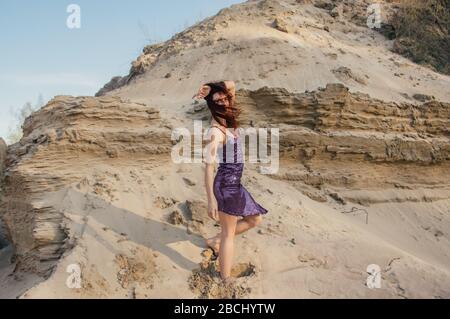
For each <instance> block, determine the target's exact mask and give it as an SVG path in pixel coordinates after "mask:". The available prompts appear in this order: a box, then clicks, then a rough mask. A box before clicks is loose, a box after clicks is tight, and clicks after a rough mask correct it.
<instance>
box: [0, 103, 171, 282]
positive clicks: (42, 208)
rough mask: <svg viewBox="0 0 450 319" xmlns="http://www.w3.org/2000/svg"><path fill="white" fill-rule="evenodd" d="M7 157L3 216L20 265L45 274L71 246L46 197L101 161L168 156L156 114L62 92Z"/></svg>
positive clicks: (136, 162)
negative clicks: (45, 199)
mask: <svg viewBox="0 0 450 319" xmlns="http://www.w3.org/2000/svg"><path fill="white" fill-rule="evenodd" d="M23 130H24V136H23V138H22V139H21V140H20V142H18V143H16V144H14V145H11V146H10V147H9V149H8V153H7V157H6V161H5V163H6V170H5V192H4V197H3V198H2V202H1V210H0V215H1V217H2V219H3V220H4V221H5V224H6V226H7V228H8V229H9V233H10V236H11V240H12V242H13V243H14V245H15V248H16V253H17V260H18V265H19V268H22V269H24V270H30V271H33V272H36V273H38V274H43V275H46V274H48V271H49V270H50V269H51V266H52V262H53V261H54V260H57V259H58V258H59V257H60V256H61V254H62V253H63V252H64V251H65V249H66V248H67V245H68V243H67V230H66V229H65V226H64V214H63V212H62V211H59V210H57V209H55V207H54V206H53V205H49V204H47V203H46V202H44V201H42V199H43V198H44V197H46V196H47V197H48V196H51V193H52V192H57V191H64V189H65V188H66V187H68V186H69V185H71V184H72V183H76V182H80V181H83V179H85V178H86V176H90V175H91V173H92V172H91V173H89V172H88V170H89V169H90V168H92V167H95V166H101V165H111V166H114V165H127V167H128V166H129V167H132V166H140V167H142V166H146V165H147V166H149V165H150V166H151V165H157V163H158V162H161V161H159V160H158V158H159V157H160V156H162V155H166V156H167V154H168V153H170V150H171V145H172V144H171V140H170V135H171V131H170V129H169V126H168V124H167V123H163V121H162V120H161V118H160V115H159V111H158V110H156V109H155V108H152V107H149V106H147V105H145V104H137V103H132V102H126V101H123V100H121V99H120V98H118V97H114V96H112V97H103V98H94V97H72V96H57V97H55V98H54V99H52V100H51V101H50V102H49V103H48V104H47V105H46V106H45V107H43V108H42V109H40V110H39V111H37V112H35V113H33V114H32V115H31V116H30V117H28V118H27V119H26V120H25V123H24V125H23Z"/></svg>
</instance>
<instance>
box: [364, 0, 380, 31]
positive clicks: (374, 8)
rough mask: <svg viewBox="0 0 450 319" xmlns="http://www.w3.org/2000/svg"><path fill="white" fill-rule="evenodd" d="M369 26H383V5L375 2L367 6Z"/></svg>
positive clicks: (371, 27)
mask: <svg viewBox="0 0 450 319" xmlns="http://www.w3.org/2000/svg"><path fill="white" fill-rule="evenodd" d="M367 14H368V15H369V16H368V17H367V26H368V27H369V28H370V29H373V28H377V29H379V28H381V5H380V4H379V3H373V4H371V5H370V6H368V7H367Z"/></svg>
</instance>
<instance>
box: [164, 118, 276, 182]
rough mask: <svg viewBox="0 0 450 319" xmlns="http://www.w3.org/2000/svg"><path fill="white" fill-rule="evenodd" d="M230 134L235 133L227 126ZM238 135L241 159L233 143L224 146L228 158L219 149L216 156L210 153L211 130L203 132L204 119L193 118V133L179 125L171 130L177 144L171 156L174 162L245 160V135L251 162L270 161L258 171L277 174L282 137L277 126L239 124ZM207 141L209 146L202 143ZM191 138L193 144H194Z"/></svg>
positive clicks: (261, 162) (262, 162)
mask: <svg viewBox="0 0 450 319" xmlns="http://www.w3.org/2000/svg"><path fill="white" fill-rule="evenodd" d="M228 131H229V135H231V136H232V134H233V133H232V131H231V129H228ZM239 133H240V134H239V135H240V141H241V147H242V148H241V150H242V155H243V156H242V159H241V158H239V159H237V160H235V159H234V147H231V148H225V149H226V154H225V158H222V156H221V154H220V152H218V153H217V154H216V157H215V158H213V157H212V156H211V154H210V148H209V147H208V144H209V139H208V138H209V137H208V130H206V131H204V132H203V128H202V121H194V133H193V136H192V134H191V132H190V131H189V130H188V129H187V128H185V127H179V128H176V129H174V130H173V131H172V136H171V139H172V141H175V142H176V144H175V145H174V146H173V147H172V152H171V157H172V161H173V162H174V163H175V164H180V163H202V162H203V161H206V162H211V161H212V159H214V160H216V161H217V162H221V161H226V162H227V163H228V162H233V161H234V162H235V163H236V162H237V163H239V162H244V161H245V160H246V156H245V151H246V147H245V144H246V137H248V141H249V142H248V162H249V163H259V164H268V165H265V166H263V165H261V166H260V167H259V171H260V173H262V174H275V173H277V172H278V168H279V141H280V136H279V135H280V134H279V129H278V128H270V135H269V129H267V128H254V127H249V128H246V129H243V128H239ZM269 136H270V155H269V152H268V144H269V141H268V138H269ZM204 141H206V146H205V147H203V142H204ZM192 142H193V143H194V147H193V148H192Z"/></svg>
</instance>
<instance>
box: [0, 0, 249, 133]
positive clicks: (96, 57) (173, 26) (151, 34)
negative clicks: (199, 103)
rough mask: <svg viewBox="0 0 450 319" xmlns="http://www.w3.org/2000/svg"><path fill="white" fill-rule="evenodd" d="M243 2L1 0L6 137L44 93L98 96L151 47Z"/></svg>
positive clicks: (0, 122)
mask: <svg viewBox="0 0 450 319" xmlns="http://www.w3.org/2000/svg"><path fill="white" fill-rule="evenodd" d="M240 2H244V1H243V0H189V1H186V0H163V1H161V0H128V1H125V0H71V1H64V0H39V1H31V0H27V1H25V0H0V41H1V48H2V49H1V50H0V113H1V115H2V116H0V137H3V138H4V139H5V137H6V136H7V133H8V128H9V127H10V126H12V125H14V124H15V123H16V122H15V117H14V113H15V112H17V110H18V109H20V108H21V107H22V106H23V105H24V104H25V103H26V102H30V103H31V104H32V105H33V106H35V105H37V104H38V100H39V96H40V95H41V96H42V98H43V101H44V102H48V101H49V100H50V99H52V98H53V97H54V96H55V95H94V94H95V93H96V92H97V91H98V90H99V89H100V88H101V87H103V85H104V84H105V83H107V82H108V81H109V80H110V79H111V78H112V77H113V76H117V75H121V76H123V75H126V74H128V71H129V69H130V64H131V62H132V61H133V60H134V59H136V58H137V57H138V56H139V55H140V54H141V53H142V49H143V48H144V47H145V46H146V45H149V44H152V43H158V42H162V41H165V40H168V39H170V38H171V37H172V36H173V35H174V34H176V33H178V32H180V31H182V30H184V29H185V28H187V27H189V26H191V25H193V24H195V23H197V22H199V21H201V20H203V19H205V18H207V17H209V16H212V15H215V14H216V13H217V12H218V11H219V10H220V9H222V8H225V7H228V6H230V5H232V4H235V3H240ZM72 4H75V5H77V6H78V7H77V8H79V19H78V20H77V19H76V20H73V19H72V18H73V17H75V18H77V16H76V14H77V12H76V11H74V10H73V9H72V7H70V5H72ZM68 9H69V10H68ZM68 22H69V25H71V24H73V23H75V24H76V23H78V22H79V26H80V28H69V27H68Z"/></svg>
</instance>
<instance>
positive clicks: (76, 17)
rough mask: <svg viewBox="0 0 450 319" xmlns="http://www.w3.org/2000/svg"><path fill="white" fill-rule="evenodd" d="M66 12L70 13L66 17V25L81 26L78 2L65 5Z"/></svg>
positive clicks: (76, 27)
mask: <svg viewBox="0 0 450 319" xmlns="http://www.w3.org/2000/svg"><path fill="white" fill-rule="evenodd" d="M67 13H70V15H69V16H68V17H67V20H66V25H67V27H68V28H69V29H80V28H81V8H80V6H79V5H78V4H69V5H68V6H67Z"/></svg>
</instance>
